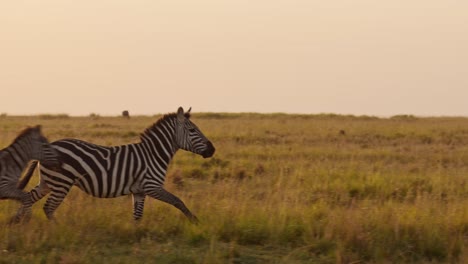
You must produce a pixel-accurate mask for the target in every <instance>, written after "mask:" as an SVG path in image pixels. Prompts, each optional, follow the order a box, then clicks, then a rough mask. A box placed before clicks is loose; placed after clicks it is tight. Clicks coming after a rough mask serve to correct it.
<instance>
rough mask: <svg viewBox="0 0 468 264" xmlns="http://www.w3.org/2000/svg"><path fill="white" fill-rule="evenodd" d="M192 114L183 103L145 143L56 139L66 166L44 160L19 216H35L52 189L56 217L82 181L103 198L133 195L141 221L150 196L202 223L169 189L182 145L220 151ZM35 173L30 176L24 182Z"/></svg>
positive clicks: (49, 211)
mask: <svg viewBox="0 0 468 264" xmlns="http://www.w3.org/2000/svg"><path fill="white" fill-rule="evenodd" d="M189 118H190V110H189V111H188V112H187V113H184V110H183V109H182V107H180V108H179V109H178V111H177V113H173V114H167V115H165V116H163V117H162V118H161V119H160V120H158V121H157V122H156V123H155V124H154V125H152V126H151V127H149V128H147V129H146V130H145V131H144V132H143V133H142V134H141V136H140V138H141V142H140V143H136V144H129V145H123V146H114V147H104V146H98V145H95V144H92V143H89V142H85V141H81V140H76V139H64V140H59V141H55V142H52V143H51V145H52V146H53V147H54V148H55V149H56V150H57V151H58V152H59V153H60V161H61V162H62V168H61V170H60V171H58V170H54V169H53V168H51V167H50V166H47V165H45V164H42V166H41V167H40V170H41V179H40V183H39V185H37V186H36V187H35V188H34V189H33V190H32V191H31V192H30V199H29V201H27V202H25V203H23V206H22V207H21V208H20V210H19V211H18V214H17V215H16V217H17V219H21V218H22V217H23V216H24V215H25V214H30V212H31V207H32V205H33V204H34V203H35V202H37V201H38V200H40V199H41V198H43V197H44V196H45V195H47V194H48V193H50V195H49V197H48V198H47V201H46V203H45V205H44V212H45V214H46V216H47V218H49V219H53V218H54V216H53V214H54V212H55V210H56V209H57V207H58V206H59V205H60V204H61V203H62V201H63V199H64V198H65V196H66V195H67V194H68V192H69V190H70V188H71V187H72V186H73V185H76V186H77V187H78V188H80V189H81V190H83V191H84V192H86V193H87V194H90V195H93V196H95V197H100V198H112V197H118V196H123V195H129V194H132V196H133V217H134V219H135V220H138V219H140V218H141V217H142V216H143V207H144V202H145V197H146V196H150V197H152V198H154V199H157V200H160V201H163V202H166V203H168V204H171V205H173V206H175V207H176V208H177V209H179V210H180V211H182V212H183V213H184V214H185V216H186V217H187V218H188V219H189V220H190V221H191V222H194V223H197V222H198V219H197V217H196V216H195V215H193V214H192V213H191V212H190V210H189V209H188V208H187V207H186V206H185V205H184V203H183V202H182V201H181V200H180V199H179V198H178V197H177V196H175V195H173V194H171V193H170V192H168V191H166V190H165V189H164V187H163V186H164V180H165V177H166V171H167V168H168V165H169V162H170V161H171V159H172V157H173V156H174V154H175V153H176V151H177V150H178V149H183V150H187V151H191V152H193V153H196V154H199V155H201V156H203V157H204V158H208V157H211V156H213V154H214V152H215V148H214V146H213V144H211V142H210V141H209V140H208V139H207V138H206V137H205V136H204V135H203V133H202V132H201V131H200V130H199V129H198V127H197V126H196V125H195V124H194V123H192V122H191V121H190V119H189ZM36 165H37V163H33V164H32V166H36ZM29 177H30V176H28V175H26V177H25V178H24V181H26V182H27V181H28V180H29Z"/></svg>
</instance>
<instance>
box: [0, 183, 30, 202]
mask: <svg viewBox="0 0 468 264" xmlns="http://www.w3.org/2000/svg"><path fill="white" fill-rule="evenodd" d="M25 194H26V192H24V191H23V190H20V189H18V188H17V186H16V182H13V181H10V180H6V181H2V182H0V200H6V199H11V200H15V201H20V202H22V201H23V199H24V195H25Z"/></svg>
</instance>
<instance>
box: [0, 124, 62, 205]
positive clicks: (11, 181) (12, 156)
mask: <svg viewBox="0 0 468 264" xmlns="http://www.w3.org/2000/svg"><path fill="white" fill-rule="evenodd" d="M30 160H38V161H40V162H41V164H44V165H47V166H49V167H55V168H59V167H60V163H59V160H58V152H57V151H56V150H55V149H53V148H52V147H51V146H50V144H49V142H48V141H47V139H46V138H45V137H44V136H43V135H42V133H41V126H39V125H38V126H35V127H28V128H26V129H25V130H23V131H22V132H21V133H20V134H19V135H18V136H17V137H16V138H15V139H14V140H13V143H12V144H11V145H9V146H8V147H6V148H4V149H2V150H0V199H2V200H3V199H12V200H17V201H24V199H27V198H28V197H29V195H28V194H27V193H26V192H23V191H22V189H23V188H24V187H25V186H19V187H18V186H17V184H18V181H19V179H20V177H21V173H22V171H23V170H24V168H25V167H26V166H27V164H28V162H29V161H30ZM32 172H33V171H30V172H28V173H30V174H32Z"/></svg>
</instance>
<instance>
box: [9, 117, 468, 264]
mask: <svg viewBox="0 0 468 264" xmlns="http://www.w3.org/2000/svg"><path fill="white" fill-rule="evenodd" d="M158 118H159V116H153V117H150V116H142V117H132V118H131V119H129V120H127V119H123V118H121V117H100V116H97V115H90V116H88V117H68V116H66V115H57V116H54V115H41V116H34V117H10V116H7V115H3V116H0V147H1V148H3V147H6V146H7V145H9V144H10V143H11V142H12V140H13V139H14V138H15V136H16V135H17V133H18V132H19V131H21V130H22V129H23V128H24V127H26V126H28V125H35V124H42V125H43V132H44V134H45V135H46V136H47V137H48V138H49V140H51V141H53V140H57V139H61V138H65V137H74V138H79V139H83V140H87V141H90V142H93V143H97V144H102V145H122V144H128V143H134V142H138V141H139V133H140V132H142V131H143V130H144V129H145V128H146V127H149V126H150V125H152V124H153V123H154V122H155V121H156V120H157V119H158ZM192 120H193V121H194V122H195V123H196V124H197V125H198V126H199V127H200V129H201V130H202V131H203V132H204V133H205V135H206V136H207V137H208V138H210V139H211V140H212V142H213V144H214V145H215V147H216V148H217V152H216V153H215V155H214V157H213V158H211V159H203V158H202V157H200V156H196V155H194V154H192V153H187V152H184V151H182V150H181V151H179V152H178V153H177V154H176V156H175V158H174V160H173V161H172V164H171V167H170V169H169V172H168V175H167V178H166V188H167V189H168V190H169V191H171V192H173V193H174V194H176V195H177V196H179V197H180V198H181V199H182V200H183V201H184V202H185V204H186V205H187V206H188V207H189V208H190V209H191V211H192V212H193V213H195V214H196V215H197V216H198V218H199V219H200V221H201V223H200V224H199V225H192V224H190V223H189V221H188V220H187V219H186V218H185V217H184V216H183V214H182V213H181V212H179V211H178V210H177V209H175V208H173V207H172V206H170V205H167V204H164V203H162V202H160V201H156V200H152V199H148V198H147V201H146V206H145V213H144V216H143V219H142V221H141V222H138V223H135V222H134V221H133V219H132V202H131V197H121V198H115V199H97V198H93V197H91V196H88V195H86V194H84V193H82V192H81V191H80V190H79V189H77V188H73V189H72V192H71V193H70V194H69V195H68V196H67V197H66V198H65V201H64V203H63V204H62V205H61V206H60V207H59V209H58V210H57V212H56V217H57V222H49V221H47V220H46V218H45V215H44V213H43V211H42V205H43V203H44V201H45V199H44V200H43V201H41V202H39V203H38V204H36V205H35V206H34V207H33V216H32V219H31V221H30V222H29V223H26V224H23V225H13V226H9V225H8V224H7V222H8V220H9V218H10V217H11V216H13V215H14V213H15V212H16V209H17V207H18V206H19V204H18V203H16V202H13V201H0V263H426V262H432V263H439V262H442V263H445V262H449V263H450V262H452V263H468V119H466V118H416V117H412V116H397V117H393V118H386V119H379V118H374V117H355V116H337V115H283V114H271V115H261V114H214V113H201V114H197V113H195V114H193V117H192ZM37 182H38V175H37V174H36V175H35V176H34V177H33V178H32V180H31V182H30V185H28V187H27V189H28V190H29V189H31V188H32V187H33V186H34V185H35V184H36V183H37Z"/></svg>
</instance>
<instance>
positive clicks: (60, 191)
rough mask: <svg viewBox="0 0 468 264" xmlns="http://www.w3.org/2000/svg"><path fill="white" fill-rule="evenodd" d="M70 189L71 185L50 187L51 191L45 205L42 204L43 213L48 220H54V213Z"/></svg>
mask: <svg viewBox="0 0 468 264" xmlns="http://www.w3.org/2000/svg"><path fill="white" fill-rule="evenodd" d="M71 187H72V185H67V186H61V187H52V191H51V193H50V195H49V197H47V200H46V203H45V204H44V213H45V214H46V216H47V218H48V219H49V220H55V218H54V212H55V210H57V208H58V207H59V205H60V204H61V203H62V201H63V199H64V198H65V196H67V194H68V191H70V188H71Z"/></svg>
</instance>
